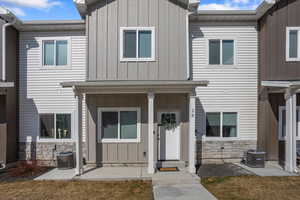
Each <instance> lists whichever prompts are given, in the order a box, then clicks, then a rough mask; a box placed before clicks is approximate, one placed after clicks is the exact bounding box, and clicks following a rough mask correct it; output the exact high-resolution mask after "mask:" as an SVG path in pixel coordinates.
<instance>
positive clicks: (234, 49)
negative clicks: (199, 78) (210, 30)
mask: <svg viewBox="0 0 300 200" xmlns="http://www.w3.org/2000/svg"><path fill="white" fill-rule="evenodd" d="M211 40H219V41H220V51H221V52H220V64H210V63H209V56H210V54H209V41H211ZM224 40H232V41H233V64H231V65H226V64H223V41H224ZM236 41H237V39H235V38H208V39H207V43H206V45H207V55H208V56H207V65H209V66H215V67H228V66H235V65H236Z"/></svg>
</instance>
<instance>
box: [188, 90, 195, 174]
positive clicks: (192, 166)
mask: <svg viewBox="0 0 300 200" xmlns="http://www.w3.org/2000/svg"><path fill="white" fill-rule="evenodd" d="M195 113H196V96H195V95H194V94H190V95H189V172H190V173H196V168H195V164H196V162H195V158H196V155H195V152H196V135H195V132H196V126H195Z"/></svg>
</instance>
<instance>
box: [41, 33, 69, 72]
mask: <svg viewBox="0 0 300 200" xmlns="http://www.w3.org/2000/svg"><path fill="white" fill-rule="evenodd" d="M39 40H40V41H41V45H40V46H41V66H42V67H41V68H42V69H66V68H70V67H71V38H70V37H43V38H39ZM61 40H65V41H67V42H68V44H67V49H68V53H67V56H68V57H67V65H56V42H57V41H61ZM47 41H54V63H55V64H54V65H44V42H47Z"/></svg>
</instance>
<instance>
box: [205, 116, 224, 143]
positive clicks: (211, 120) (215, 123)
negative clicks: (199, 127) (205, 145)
mask: <svg viewBox="0 0 300 200" xmlns="http://www.w3.org/2000/svg"><path fill="white" fill-rule="evenodd" d="M220 126H221V117H220V113H206V136H207V137H220V131H221V128H220Z"/></svg>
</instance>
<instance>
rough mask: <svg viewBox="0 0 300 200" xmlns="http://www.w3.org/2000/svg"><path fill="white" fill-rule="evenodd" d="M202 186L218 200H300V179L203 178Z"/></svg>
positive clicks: (254, 177) (255, 177)
mask: <svg viewBox="0 0 300 200" xmlns="http://www.w3.org/2000/svg"><path fill="white" fill-rule="evenodd" d="M202 184H203V185H204V186H205V187H206V188H207V189H208V190H209V191H210V192H211V193H213V194H214V195H215V196H216V197H217V198H218V199H219V200H297V199H300V177H258V176H239V177H224V178H205V179H202Z"/></svg>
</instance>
